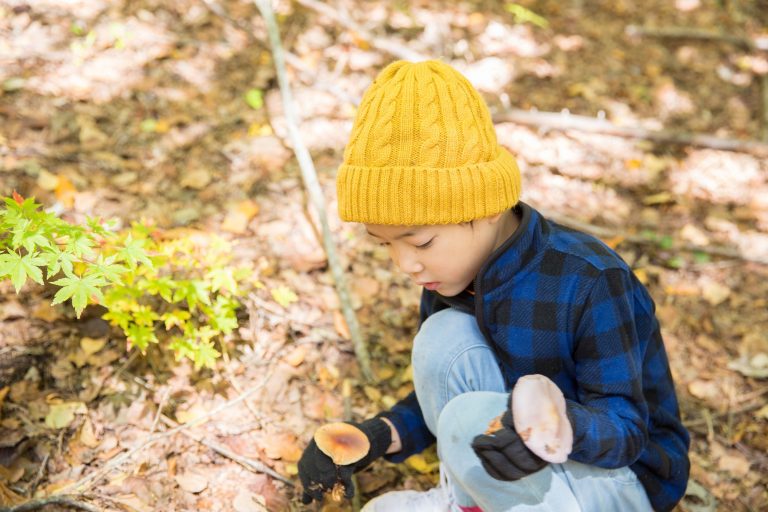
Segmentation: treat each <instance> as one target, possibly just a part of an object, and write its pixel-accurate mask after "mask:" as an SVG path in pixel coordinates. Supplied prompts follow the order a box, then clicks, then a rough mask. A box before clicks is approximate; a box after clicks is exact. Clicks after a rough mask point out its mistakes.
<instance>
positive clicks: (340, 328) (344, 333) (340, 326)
mask: <svg viewBox="0 0 768 512" xmlns="http://www.w3.org/2000/svg"><path fill="white" fill-rule="evenodd" d="M333 326H334V327H335V328H336V332H337V333H339V336H341V337H342V338H344V339H345V340H349V339H351V338H352V335H351V334H350V333H349V326H348V325H347V321H346V319H345V318H344V315H343V314H342V313H341V311H339V310H338V309H334V310H333Z"/></svg>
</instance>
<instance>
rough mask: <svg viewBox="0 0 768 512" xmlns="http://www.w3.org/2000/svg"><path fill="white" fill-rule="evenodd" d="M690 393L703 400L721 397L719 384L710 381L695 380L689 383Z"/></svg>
mask: <svg viewBox="0 0 768 512" xmlns="http://www.w3.org/2000/svg"><path fill="white" fill-rule="evenodd" d="M688 392H689V393H690V394H691V395H693V396H695V397H696V398H699V399H701V400H708V399H712V398H715V397H717V396H718V395H720V388H719V386H718V385H717V383H715V382H712V381H708V380H699V379H697V380H694V381H691V382H689V383H688Z"/></svg>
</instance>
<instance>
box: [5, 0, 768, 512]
mask: <svg viewBox="0 0 768 512" xmlns="http://www.w3.org/2000/svg"><path fill="white" fill-rule="evenodd" d="M521 7H522V8H521ZM528 9H530V10H528ZM276 11H277V14H278V20H279V22H280V24H281V28H282V35H283V38H284V45H285V47H286V48H287V50H288V51H289V52H290V55H289V58H288V68H289V77H290V79H291V82H292V85H293V88H294V97H295V99H296V102H297V105H298V109H299V113H300V116H301V118H302V124H301V132H302V135H303V137H304V142H305V143H306V144H307V145H308V147H309V149H310V151H311V153H312V156H313V159H314V162H315V166H316V167H317V170H318V173H319V178H320V182H321V184H322V186H323V187H324V190H325V193H326V197H327V203H328V208H329V214H330V216H331V225H332V229H333V232H334V235H335V238H336V242H337V244H338V247H339V249H340V253H341V258H342V261H343V264H344V265H345V267H346V268H348V269H349V270H350V275H351V278H352V279H351V283H352V287H353V294H354V302H355V307H356V311H357V314H358V317H359V319H360V322H361V324H362V326H363V328H364V330H365V333H366V339H367V340H368V343H369V349H370V351H371V356H372V363H373V368H374V372H375V374H376V377H377V379H378V383H377V384H376V385H375V386H373V385H370V384H365V383H364V382H363V380H362V379H361V377H360V372H359V369H358V367H357V364H356V360H355V357H354V352H353V350H352V344H351V342H350V341H349V339H348V338H349V336H348V333H347V332H346V328H345V325H344V323H343V321H341V320H340V313H339V306H338V299H337V298H336V295H335V291H334V288H333V284H332V280H331V278H330V275H329V273H328V272H327V268H326V260H325V256H324V253H323V251H322V248H321V245H320V244H319V243H318V240H317V237H316V235H315V228H314V226H313V217H312V215H311V214H309V213H308V207H307V199H306V197H305V193H304V192H303V187H302V182H301V178H300V173H299V169H298V165H297V163H296V160H295V159H294V157H293V152H292V150H291V148H290V144H289V143H288V141H287V130H286V122H285V118H284V116H283V113H282V112H283V107H282V104H281V100H280V94H279V91H278V89H277V82H276V77H275V71H274V66H273V62H272V57H271V53H270V50H269V46H268V45H267V43H266V41H267V38H266V32H265V25H264V22H263V20H262V19H261V17H260V16H259V13H258V11H257V9H256V7H255V5H254V4H253V3H252V2H248V1H245V0H223V1H222V0H167V1H160V0H136V1H128V0H113V1H106V0H67V1H61V0H57V1H53V0H35V1H34V2H31V1H23V0H5V1H4V2H0V195H5V196H9V195H10V194H11V192H12V191H13V190H16V191H18V192H19V193H20V194H21V195H23V196H25V197H31V196H33V197H35V198H36V199H37V200H38V202H41V203H43V204H44V205H46V207H50V208H52V209H53V210H54V211H57V212H59V213H60V214H61V215H62V216H63V217H65V218H67V219H70V220H73V221H81V220H83V219H85V217H86V216H89V215H91V216H93V215H98V216H101V217H105V218H117V219H120V220H121V221H122V222H123V223H124V224H126V225H127V224H128V223H129V222H130V221H132V220H139V219H144V220H148V221H150V222H153V223H155V225H156V226H157V227H158V229H167V230H176V231H179V230H188V231H189V232H195V233H216V234H220V235H222V236H225V237H227V238H228V239H230V240H231V241H232V242H233V243H234V244H235V247H236V249H235V251H234V252H235V254H236V257H237V258H239V259H241V260H248V261H251V262H252V263H253V264H254V265H255V267H256V268H257V269H258V270H259V277H260V280H261V281H262V282H263V283H264V285H265V286H264V287H263V288H261V289H254V290H253V291H252V292H251V293H249V295H248V296H247V297H243V302H244V305H245V306H244V308H243V309H242V310H241V311H240V314H239V318H240V320H241V327H240V329H239V330H237V331H236V332H235V333H234V334H233V335H231V336H229V337H228V338H227V339H226V341H225V343H224V345H225V346H222V348H221V350H222V352H224V357H222V358H221V359H220V360H219V362H218V364H217V366H216V368H215V369H214V370H204V371H194V369H193V368H192V367H191V365H190V364H189V363H188V362H187V361H181V362H175V361H173V358H172V356H171V355H170V354H168V353H167V351H161V350H159V349H157V348H156V347H153V349H151V350H150V351H149V352H148V354H147V355H146V356H141V355H136V352H135V350H134V351H130V352H129V351H127V350H126V344H125V338H123V337H121V336H120V335H119V332H117V331H115V330H114V329H112V328H110V327H109V326H108V325H107V324H106V323H105V322H104V321H103V320H101V319H100V318H99V317H98V314H96V313H94V312H93V311H91V312H90V313H89V311H86V314H85V315H84V318H82V319H81V320H80V321H76V320H75V319H74V315H73V314H72V313H71V312H70V309H69V308H66V307H63V306H55V307H52V306H50V302H51V293H50V290H49V289H47V288H45V287H38V286H32V285H30V284H28V285H26V286H25V288H24V289H23V290H22V291H21V293H20V294H18V295H17V294H16V293H15V292H14V290H13V287H12V286H11V284H10V283H9V282H0V356H8V355H9V354H14V355H15V363H14V365H15V366H13V367H12V368H11V370H12V371H10V372H6V373H4V374H3V373H0V377H1V378H2V379H3V380H2V381H0V407H1V409H0V504H2V502H3V500H5V502H6V504H11V503H16V501H13V500H14V499H15V498H18V497H19V496H25V497H32V496H38V497H39V496H45V495H47V494H49V493H51V492H53V491H55V490H57V489H62V488H63V487H65V486H67V485H68V484H71V483H73V482H78V481H80V480H81V479H83V478H84V477H86V476H87V475H89V474H94V473H95V472H96V471H98V469H99V468H103V467H105V465H107V464H108V463H109V461H115V460H116V457H118V456H120V455H121V454H124V453H125V451H126V450H129V449H132V448H135V447H137V446H142V448H141V449H139V450H137V451H136V452H135V453H134V454H133V455H132V456H131V457H130V458H127V459H126V460H124V461H123V462H122V463H120V464H115V465H114V466H113V467H112V469H111V471H105V472H104V474H103V475H102V477H101V478H100V479H96V480H94V481H93V482H92V484H93V485H91V486H90V487H88V488H87V491H86V492H85V493H84V494H82V495H81V496H80V497H79V498H78V499H80V500H81V501H83V502H87V503H90V504H91V505H92V506H95V507H98V509H101V510H128V511H134V510H135V511H148V510H179V511H182V510H216V511H218V510H236V511H238V512H246V511H251V510H264V509H267V510H275V511H279V510H298V509H301V508H302V507H301V505H300V504H299V500H298V497H299V496H300V494H299V493H298V492H297V491H296V489H297V487H298V478H297V477H296V461H297V460H298V457H299V456H300V454H301V450H302V449H303V447H304V446H305V445H306V443H307V441H308V440H309V439H310V437H311V435H312V433H313V431H314V430H315V429H316V428H317V426H319V425H320V424H322V423H325V422H327V421H333V420H339V419H342V418H344V417H347V416H349V417H352V418H356V419H362V418H365V417H368V416H370V415H373V414H375V413H376V412H378V411H379V410H381V409H384V408H387V407H389V406H391V405H392V404H393V403H394V402H395V401H396V400H397V399H399V398H401V397H403V396H405V395H406V394H407V393H408V392H409V391H410V390H411V389H412V382H411V378H410V375H411V374H410V368H409V365H410V346H411V339H412V336H413V334H414V331H415V329H416V327H417V310H418V299H419V293H420V290H418V289H416V287H415V286H414V285H413V284H412V283H410V282H409V281H408V279H407V277H406V276H404V275H402V274H400V273H398V272H397V271H396V269H394V268H393V267H392V265H391V264H390V263H389V262H388V260H387V255H386V252H385V251H383V250H382V248H380V247H378V246H377V245H375V244H373V243H372V242H371V241H370V240H367V239H366V238H365V236H364V232H363V231H362V229H361V227H360V226H356V225H346V224H342V223H341V222H339V220H338V218H337V216H336V213H335V202H334V193H335V184H334V176H335V170H336V168H337V166H338V165H339V163H340V161H341V155H342V151H343V147H344V144H345V142H346V138H347V136H348V134H349V130H350V128H351V122H352V119H353V117H354V113H355V105H356V103H357V101H359V98H360V97H361V95H362V93H363V91H364V90H365V88H366V87H367V86H368V85H369V84H370V82H371V81H372V79H373V77H374V76H375V75H376V73H377V72H378V71H379V70H380V69H381V68H382V67H383V66H385V65H386V64H387V63H389V62H390V61H392V60H394V59H396V58H399V57H401V56H402V55H404V54H405V53H404V52H410V54H418V55H420V56H426V57H431V58H441V59H443V60H446V61H448V62H450V63H452V64H453V65H455V66H456V67H457V68H458V69H460V70H461V71H462V72H463V73H464V74H465V75H466V76H467V77H468V78H469V79H470V80H471V81H472V82H473V84H474V85H475V86H476V87H477V88H478V89H479V90H480V91H481V92H482V93H483V94H484V96H485V98H486V100H487V101H488V104H489V106H490V108H491V110H492V112H493V113H494V115H495V116H499V117H500V116H502V115H503V114H504V113H505V112H507V111H509V110H510V109H522V110H530V109H535V110H537V111H540V112H561V111H564V110H567V111H568V112H570V113H571V114H574V115H580V116H588V117H593V118H601V119H607V120H610V121H611V122H612V123H614V124H616V125H620V126H624V127H632V128H644V129H649V130H660V129H664V130H669V131H671V132H674V133H685V134H710V135H715V136H717V137H720V138H727V139H738V140H742V141H745V140H753V141H758V140H760V139H761V138H764V137H765V134H766V133H768V126H766V124H765V123H766V122H768V121H766V117H765V116H766V114H765V111H766V109H768V105H767V103H768V79H767V78H766V75H767V74H768V53H766V52H765V51H764V50H763V51H761V50H759V49H756V48H758V47H762V48H765V46H766V44H767V43H766V41H768V6H766V4H765V2H764V1H754V2H736V1H728V2H716V1H714V0H676V1H673V2H669V1H659V0H651V1H650V2H644V3H642V7H640V3H637V2H630V1H626V0H621V1H615V2H614V1H611V2H608V1H600V2H582V1H572V2H562V1H554V0H545V1H541V2H532V1H528V0H526V1H523V2H520V3H518V4H513V3H503V2H491V1H464V2H444V1H442V2H441V1H430V2H426V1H417V0H413V1H406V0H399V1H395V2H384V1H381V0H377V1H366V2H353V1H350V0H340V1H333V2H328V3H321V2H316V1H313V0H296V1H292V2H289V1H282V0H281V1H279V2H277V4H276ZM532 13H534V14H535V15H538V17H537V16H534V15H532ZM633 27H635V28H634V29H633ZM637 27H644V28H657V29H658V28H663V27H678V28H680V27H685V28H688V29H699V30H702V31H707V32H708V33H713V32H714V33H717V34H727V35H730V36H737V37H738V38H741V39H740V40H739V41H734V40H729V39H725V38H716V39H713V40H707V39H701V38H698V37H692V36H691V35H690V34H689V35H688V37H683V38H679V37H668V36H660V35H659V34H655V35H654V34H649V33H646V32H644V31H643V30H640V29H638V28H637ZM251 90H257V91H258V92H256V93H251V94H252V95H254V94H255V95H256V97H258V94H259V92H260V93H263V106H259V104H258V100H254V96H251V99H250V100H249V101H246V99H245V98H246V95H247V94H248V91H251ZM497 133H498V136H499V140H500V142H501V143H502V144H503V145H504V146H506V147H507V148H508V149H510V150H511V151H512V153H513V154H515V155H516V156H517V158H518V161H519V164H520V167H521V170H522V173H523V200H524V201H526V202H528V203H529V204H531V205H532V206H534V207H535V208H537V209H539V210H540V211H542V212H544V213H545V214H548V215H551V216H552V218H554V219H561V220H563V221H564V222H576V223H578V224H579V225H581V226H582V227H584V228H585V229H586V230H591V231H593V232H596V233H600V234H601V237H602V238H603V240H604V241H605V242H606V243H608V244H609V245H611V246H612V247H614V248H616V250H617V251H618V252H619V253H620V254H621V255H622V256H623V257H624V258H625V259H626V261H627V262H628V263H630V264H631V265H632V267H633V268H634V269H635V271H636V273H637V275H638V276H639V278H640V279H641V280H642V281H643V282H644V283H645V284H646V285H647V286H648V288H649V290H650V292H651V294H652V296H653V297H654V299H655V301H656V304H657V313H658V317H659V319H660V321H661V324H662V330H663V335H664V339H665V343H666V346H667V351H668V354H669V357H670V361H671V366H672V373H673V375H674V378H675V382H676V385H677V390H678V396H679V398H680V402H681V409H682V415H683V419H684V422H685V423H686V425H687V426H688V428H689V429H690V431H691V434H692V444H691V462H692V469H691V485H690V487H689V494H688V495H687V496H686V498H685V500H684V501H683V503H682V504H681V505H680V507H679V508H680V509H681V510H686V511H691V512H699V511H709V510H715V509H719V510H720V509H721V510H732V511H734V512H735V511H742V510H744V511H748V510H749V511H757V510H766V509H768V490H767V489H766V484H767V483H768V482H767V481H766V477H765V475H766V474H768V455H766V453H768V406H766V396H768V380H767V379H768V160H767V159H766V158H765V153H761V151H764V146H760V145H759V144H757V145H752V146H749V147H746V146H745V150H743V151H724V150H719V149H713V148H710V147H704V146H702V145H696V146H694V145H685V144H678V143H674V142H669V143H664V142H658V141H657V142H650V141H648V140H643V139H633V138H627V137H621V136H616V135H606V134H596V133H587V132H585V131H581V130H576V129H573V130H558V129H552V128H549V129H547V128H541V127H536V126H533V125H527V124H522V123H515V122H499V123H498V124H497ZM750 148H751V149H750ZM721 249H724V250H721ZM278 287H285V288H288V289H290V290H292V291H293V292H294V293H295V294H296V297H297V299H298V300H296V301H294V302H292V303H290V304H288V303H286V304H285V305H280V304H278V302H276V301H275V300H274V296H273V295H271V294H270V292H269V290H270V289H272V290H274V289H276V288H278ZM288 302H290V301H288ZM85 339H87V340H88V341H87V342H84V340H85ZM94 340H97V341H96V342H94ZM94 343H96V344H95V345H94ZM94 347H95V348H94ZM345 381H346V382H348V383H349V384H351V389H352V393H351V396H350V397H348V398H345V397H344V396H343V394H342V388H343V386H344V383H345ZM243 393H252V394H250V395H249V397H248V398H247V399H246V400H242V401H239V402H238V403H236V404H235V405H232V406H230V407H227V408H223V409H217V407H219V406H222V405H223V404H225V403H226V402H228V401H230V400H233V399H235V398H237V397H238V396H242V394H243ZM62 402H63V403H78V404H79V403H82V404H83V405H82V407H79V406H78V409H77V412H76V414H74V416H73V418H72V420H71V422H69V423H67V425H66V426H64V427H62V428H51V426H49V425H47V424H46V422H45V418H46V417H47V415H48V414H49V413H50V410H51V407H52V406H53V405H54V404H61V403H62ZM160 413H162V415H160ZM206 414H208V415H209V416H208V417H207V421H205V422H204V423H202V424H200V425H198V426H195V427H190V428H188V429H186V430H183V431H181V432H177V433H173V434H168V435H159V434H162V433H164V432H167V431H168V430H169V429H170V428H171V426H172V425H173V424H174V423H173V422H174V421H175V422H186V421H190V420H194V419H195V418H201V417H204V416H205V415H206ZM160 419H162V421H159V420H160ZM184 434H187V435H184ZM189 434H191V435H192V436H193V437H190V435H189ZM152 436H156V438H153V437H152ZM195 438H197V440H196V439H195ZM150 439H152V440H153V442H152V443H148V444H144V443H146V442H147V441H148V440H150ZM200 439H203V440H205V441H206V442H207V443H208V444H207V445H206V444H203V443H201V442H200ZM211 443H215V446H218V447H225V448H227V449H228V450H230V451H231V452H234V453H235V454H237V455H240V456H241V457H245V458H247V459H248V460H252V461H258V462H260V463H261V464H264V465H266V466H267V467H268V468H270V469H271V470H272V471H273V472H275V473H276V474H278V475H282V476H283V477H284V478H285V479H286V480H287V481H288V482H292V483H293V484H294V485H291V484H290V483H285V482H283V481H281V479H279V478H276V477H274V476H270V475H267V474H265V473H263V472H259V471H253V470H252V469H248V468H246V467H245V466H243V465H241V464H239V463H238V462H236V461H235V460H233V459H232V458H231V457H228V456H224V455H222V454H221V450H216V449H214V448H212V447H211V446H212V444H211ZM436 481H437V463H436V457H435V453H434V450H430V451H427V452H426V453H425V454H421V455H419V456H415V457H413V458H411V459H409V460H408V461H407V463H405V464H401V465H392V464H389V463H386V462H377V463H376V464H374V465H373V466H372V468H371V469H369V470H367V471H365V472H364V473H362V474H361V475H359V488H360V490H361V492H362V494H363V497H364V499H367V498H369V497H372V496H374V495H377V494H380V493H382V492H385V491H387V490H392V489H403V488H414V489H426V488H429V487H431V486H432V485H434V484H435V483H436ZM57 506H59V507H64V505H57ZM344 506H346V505H344ZM344 506H337V505H330V504H326V505H323V506H322V508H323V509H324V510H336V509H341V510H345V508H344ZM320 508H321V507H320V506H317V507H316V508H315V509H317V510H319V509H320Z"/></svg>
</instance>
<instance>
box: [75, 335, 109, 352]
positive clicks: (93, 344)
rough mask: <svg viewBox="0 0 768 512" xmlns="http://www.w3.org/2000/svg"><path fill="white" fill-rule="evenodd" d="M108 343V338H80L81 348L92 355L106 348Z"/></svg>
mask: <svg viewBox="0 0 768 512" xmlns="http://www.w3.org/2000/svg"><path fill="white" fill-rule="evenodd" d="M106 343H107V338H88V337H87V336H86V337H83V339H81V340H80V348H82V349H83V352H85V354H86V355H89V356H90V355H91V354H95V353H96V352H98V351H99V350H101V349H102V348H104V345H105V344H106Z"/></svg>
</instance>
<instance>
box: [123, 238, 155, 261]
mask: <svg viewBox="0 0 768 512" xmlns="http://www.w3.org/2000/svg"><path fill="white" fill-rule="evenodd" d="M145 243H146V240H141V239H137V240H134V239H133V236H131V235H130V234H129V235H128V236H127V237H126V239H125V246H124V247H123V248H122V249H120V251H118V253H117V254H118V256H120V257H121V258H123V259H124V260H125V261H126V262H127V263H128V266H129V267H130V268H131V269H134V268H136V266H137V265H138V264H139V262H141V263H143V264H145V265H147V266H148V267H149V268H152V262H151V261H150V259H149V258H148V257H147V252H146V250H145V249H144V245H145Z"/></svg>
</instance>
